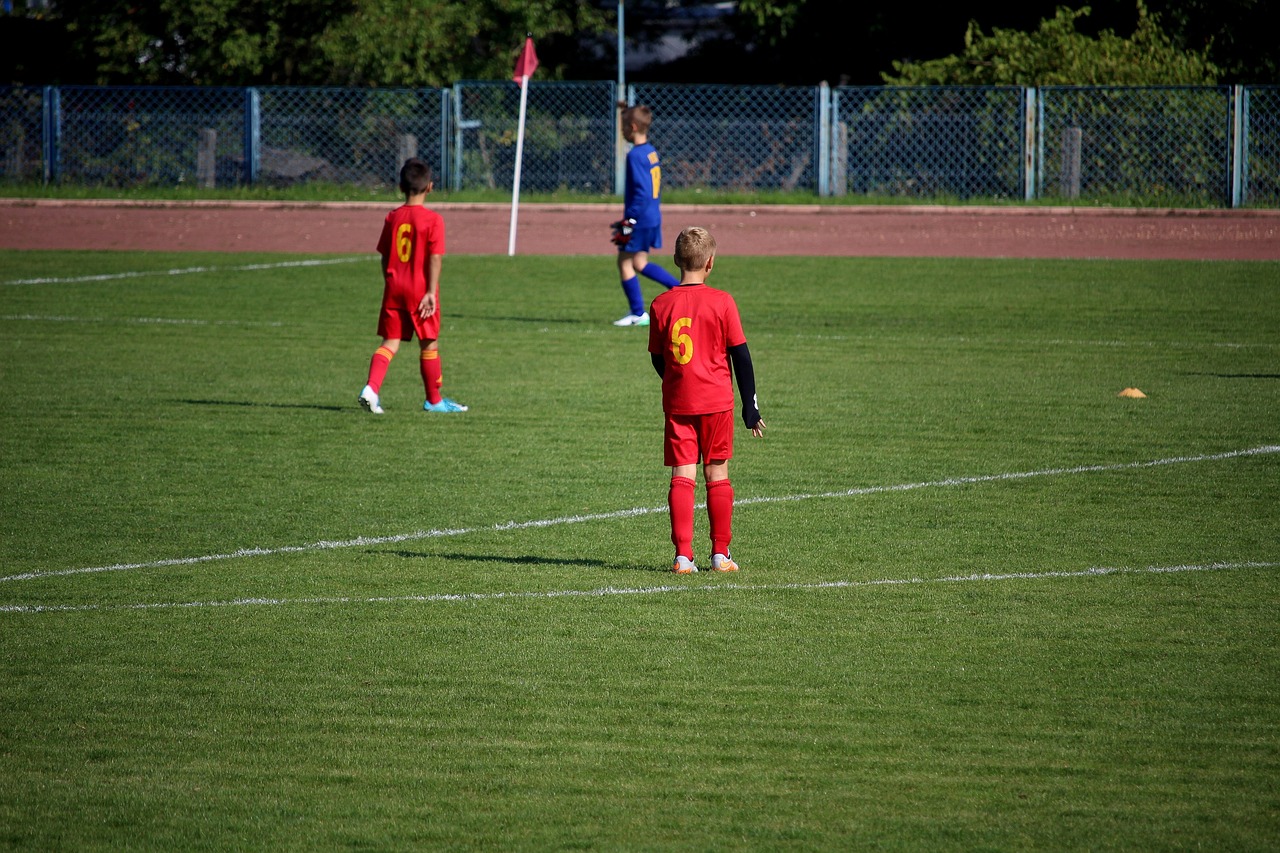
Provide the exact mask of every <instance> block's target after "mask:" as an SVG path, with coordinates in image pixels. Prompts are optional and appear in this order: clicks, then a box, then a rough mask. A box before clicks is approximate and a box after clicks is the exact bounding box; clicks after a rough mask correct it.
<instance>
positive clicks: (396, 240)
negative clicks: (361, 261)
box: [378, 204, 444, 311]
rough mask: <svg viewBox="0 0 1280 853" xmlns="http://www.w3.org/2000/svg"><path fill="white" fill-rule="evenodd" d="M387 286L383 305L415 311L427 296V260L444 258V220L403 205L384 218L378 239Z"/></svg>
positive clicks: (411, 206) (435, 215)
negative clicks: (437, 256) (432, 256)
mask: <svg viewBox="0 0 1280 853" xmlns="http://www.w3.org/2000/svg"><path fill="white" fill-rule="evenodd" d="M378 254H380V255H382V272H383V276H384V277H385V278H386V282H387V286H386V289H385V290H384V291H383V296H382V301H383V303H384V304H388V305H396V306H398V307H401V308H404V309H405V310H407V311H416V310H417V308H418V303H419V302H421V301H422V297H424V296H426V295H427V258H428V256H430V255H443V254H444V218H443V217H441V216H440V214H438V213H436V212H435V211H434V210H431V209H430V208H427V207H423V206H422V205H420V204H412V205H410V204H403V205H401V206H400V207H397V208H396V209H395V210H393V211H391V212H390V213H388V214H387V218H386V220H385V221H384V222H383V223H382V236H381V237H379V238H378Z"/></svg>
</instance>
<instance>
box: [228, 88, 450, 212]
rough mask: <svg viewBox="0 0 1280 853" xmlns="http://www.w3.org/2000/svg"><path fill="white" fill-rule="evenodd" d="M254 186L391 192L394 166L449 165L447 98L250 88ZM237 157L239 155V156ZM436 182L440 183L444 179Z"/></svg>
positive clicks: (425, 93) (432, 93)
mask: <svg viewBox="0 0 1280 853" xmlns="http://www.w3.org/2000/svg"><path fill="white" fill-rule="evenodd" d="M254 91H255V92H256V93H257V104H256V106H255V107H254V108H253V109H252V110H251V114H252V115H256V116H258V118H257V125H258V126H257V134H258V144H257V145H256V146H253V147H252V148H251V149H250V150H251V151H253V152H254V154H253V155H251V156H252V158H253V159H251V160H250V161H249V162H248V163H246V164H245V168H246V169H248V170H249V173H250V175H251V177H252V180H253V181H254V182H255V183H259V182H260V183H264V184H268V185H270V186H289V185H291V184H296V183H315V182H319V183H327V184H344V185H350V186H357V187H368V188H386V187H392V188H394V187H396V186H397V185H398V183H399V180H400V166H401V165H402V164H403V163H404V161H405V160H407V159H408V158H410V157H422V158H423V159H424V160H426V161H427V162H429V163H432V164H433V165H434V166H435V167H436V168H437V169H439V168H441V166H440V164H441V163H442V162H443V161H445V160H447V156H448V148H447V142H448V136H447V134H446V133H445V132H444V127H445V124H446V122H447V121H448V95H447V92H446V91H444V90H440V89H342V88H285V87H270V88H262V89H257V90H254ZM241 159H242V160H243V159H244V157H243V155H242V157H241ZM437 180H439V181H440V183H441V185H443V184H444V176H443V175H441V176H438V178H437Z"/></svg>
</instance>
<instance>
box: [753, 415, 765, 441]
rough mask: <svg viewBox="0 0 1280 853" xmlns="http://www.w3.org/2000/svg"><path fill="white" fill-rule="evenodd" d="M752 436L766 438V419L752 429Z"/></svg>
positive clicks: (757, 422)
mask: <svg viewBox="0 0 1280 853" xmlns="http://www.w3.org/2000/svg"><path fill="white" fill-rule="evenodd" d="M751 434H752V435H754V436H755V437H756V438H763V437H764V419H763V418H761V419H760V420H758V421H756V425H755V426H753V427H752V428H751Z"/></svg>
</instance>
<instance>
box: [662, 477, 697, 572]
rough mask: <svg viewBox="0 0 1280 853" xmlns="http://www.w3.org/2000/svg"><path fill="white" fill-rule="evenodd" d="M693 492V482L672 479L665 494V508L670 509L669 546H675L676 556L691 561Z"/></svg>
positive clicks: (684, 478)
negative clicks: (669, 487)
mask: <svg viewBox="0 0 1280 853" xmlns="http://www.w3.org/2000/svg"><path fill="white" fill-rule="evenodd" d="M693 491H694V482H693V480H691V479H689V478H688V477H672V478H671V489H670V490H669V491H668V492H667V506H668V507H670V509H671V544H673V545H675V546H676V556H678V557H688V558H689V559H691V560H692V559H693Z"/></svg>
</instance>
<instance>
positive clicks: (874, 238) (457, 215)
mask: <svg viewBox="0 0 1280 853" xmlns="http://www.w3.org/2000/svg"><path fill="white" fill-rule="evenodd" d="M393 206H394V205H392V204H382V203H368V202H353V203H328V204H320V203H292V202H212V201H207V202H135V201H64V200H48V199H0V222H2V223H3V227H2V228H0V248H4V249H141V250H147V251H211V252H296V253H303V254H331V253H340V254H348V253H363V252H369V253H372V252H373V251H374V245H375V244H376V243H377V239H378V233H379V231H380V229H381V225H382V218H383V216H384V215H385V214H386V212H387V211H388V210H390V209H391V207H393ZM432 206H433V207H435V209H436V210H438V211H440V212H441V213H442V214H443V215H444V217H445V221H446V223H447V227H448V251H449V253H450V254H481V255H505V254H507V247H508V239H509V234H510V224H511V207H510V205H505V204H448V203H445V204H439V205H432ZM619 213H620V207H617V206H611V205H603V204H539V205H533V204H530V205H522V206H521V208H520V211H519V218H518V221H517V225H518V230H517V234H516V254H518V255H521V254H524V255H610V254H612V251H613V247H612V245H611V244H610V242H609V228H608V226H609V222H610V221H612V220H613V219H615V218H617V216H618V215H619ZM664 225H665V227H664V232H665V236H666V239H667V241H668V248H670V247H671V245H672V244H673V243H674V241H675V235H676V233H677V232H678V231H679V229H680V228H683V227H685V226H686V225H702V226H705V227H707V228H710V229H711V231H712V233H714V234H715V236H716V240H717V242H718V243H719V246H720V252H721V254H725V255H828V256H849V257H854V256H879V257H957V258H959V257H968V258H972V257H990V258H1135V259H1150V258H1170V259H1185V260H1280V211H1276V210H1157V209H1099V208H1047V207H1030V208H1012V207H1008V208H1006V207H931V206H910V207H907V206H903V207H895V206H875V207H872V206H827V205H794V206H793V205H768V206H760V207H751V206H749V205H666V206H664Z"/></svg>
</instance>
